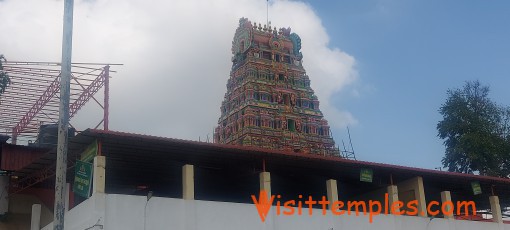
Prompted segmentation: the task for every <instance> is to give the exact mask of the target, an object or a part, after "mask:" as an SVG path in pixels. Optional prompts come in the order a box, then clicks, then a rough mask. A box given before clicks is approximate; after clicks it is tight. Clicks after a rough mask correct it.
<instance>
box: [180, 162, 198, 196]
mask: <svg viewBox="0 0 510 230" xmlns="http://www.w3.org/2000/svg"><path fill="white" fill-rule="evenodd" d="M193 174H194V173H193V165H184V166H182V199H185V200H194V199H195V177H194V175H193Z"/></svg>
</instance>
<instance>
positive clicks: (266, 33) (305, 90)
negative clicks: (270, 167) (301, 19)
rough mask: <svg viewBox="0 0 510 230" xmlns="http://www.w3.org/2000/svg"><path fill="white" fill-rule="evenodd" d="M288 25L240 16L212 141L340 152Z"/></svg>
mask: <svg viewBox="0 0 510 230" xmlns="http://www.w3.org/2000/svg"><path fill="white" fill-rule="evenodd" d="M300 49H301V39H300V37H299V36H298V35H297V34H296V33H291V29H290V28H280V29H276V27H274V28H271V25H270V24H269V26H266V25H264V27H262V26H261V24H260V23H259V24H258V25H257V23H252V22H250V21H249V20H248V19H246V18H241V19H240V20H239V27H238V28H237V30H236V32H235V35H234V40H233V41H232V54H233V57H232V70H231V72H230V78H229V80H228V82H227V93H226V94H225V98H224V100H223V102H222V104H221V116H220V118H219V120H218V127H216V129H215V134H214V140H215V142H216V143H222V144H233V145H242V146H252V147H260V148H266V149H275V150H284V151H294V152H301V153H311V154H319V155H330V156H340V151H339V150H338V148H336V147H335V142H334V140H333V138H332V137H331V132H330V127H329V125H328V122H327V121H326V120H325V119H324V116H323V115H322V112H321V111H320V109H319V100H318V98H317V96H316V95H315V94H314V91H313V90H312V88H311V87H310V79H309V77H308V75H307V74H306V71H305V69H304V68H303V65H302V59H303V55H302V53H301V52H300Z"/></svg>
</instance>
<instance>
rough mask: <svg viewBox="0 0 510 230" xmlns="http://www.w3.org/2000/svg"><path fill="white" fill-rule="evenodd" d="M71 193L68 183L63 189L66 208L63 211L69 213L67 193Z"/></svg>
mask: <svg viewBox="0 0 510 230" xmlns="http://www.w3.org/2000/svg"><path fill="white" fill-rule="evenodd" d="M70 191H71V184H70V183H66V187H65V197H64V199H65V202H66V203H65V204H66V208H65V211H66V212H67V211H69V192H70Z"/></svg>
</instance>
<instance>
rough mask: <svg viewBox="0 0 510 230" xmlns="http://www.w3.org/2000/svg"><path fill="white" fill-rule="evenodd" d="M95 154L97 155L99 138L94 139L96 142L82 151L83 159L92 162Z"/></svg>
mask: <svg viewBox="0 0 510 230" xmlns="http://www.w3.org/2000/svg"><path fill="white" fill-rule="evenodd" d="M95 156H97V140H94V142H92V144H90V145H89V146H87V148H86V149H85V151H83V152H82V153H81V161H84V162H92V160H93V159H94V157H95Z"/></svg>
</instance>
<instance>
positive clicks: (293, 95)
mask: <svg viewBox="0 0 510 230" xmlns="http://www.w3.org/2000/svg"><path fill="white" fill-rule="evenodd" d="M290 105H292V106H295V105H296V95H295V94H291V95H290Z"/></svg>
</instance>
